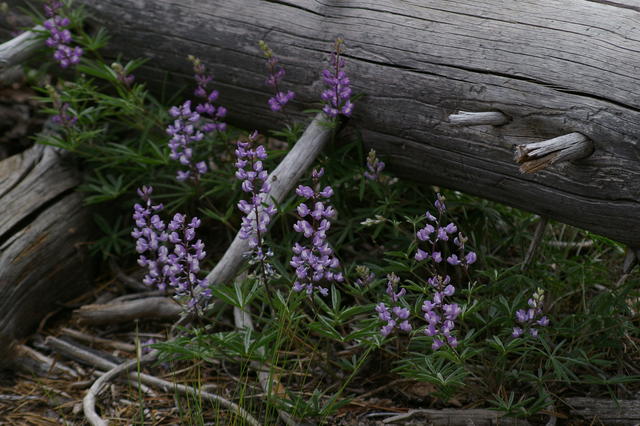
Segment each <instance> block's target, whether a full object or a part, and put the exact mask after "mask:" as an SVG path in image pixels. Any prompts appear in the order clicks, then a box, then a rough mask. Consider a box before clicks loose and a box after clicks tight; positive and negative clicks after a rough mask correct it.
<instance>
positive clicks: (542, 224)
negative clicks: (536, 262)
mask: <svg viewBox="0 0 640 426" xmlns="http://www.w3.org/2000/svg"><path fill="white" fill-rule="evenodd" d="M548 223H549V219H547V218H546V217H541V218H540V220H539V221H538V225H537V226H536V230H535V232H534V233H533V240H531V244H530V245H529V249H528V250H527V254H526V255H525V256H524V260H523V261H522V266H521V267H520V269H522V270H525V269H527V266H529V263H531V261H532V260H533V255H534V254H535V253H536V250H537V248H538V246H539V245H540V241H542V236H543V235H544V230H545V229H547V224H548Z"/></svg>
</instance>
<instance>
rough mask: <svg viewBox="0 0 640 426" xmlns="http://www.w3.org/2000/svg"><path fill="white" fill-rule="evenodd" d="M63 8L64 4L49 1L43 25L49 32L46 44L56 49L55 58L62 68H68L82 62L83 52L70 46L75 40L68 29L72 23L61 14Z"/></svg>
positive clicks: (55, 0) (45, 8) (45, 7)
mask: <svg viewBox="0 0 640 426" xmlns="http://www.w3.org/2000/svg"><path fill="white" fill-rule="evenodd" d="M62 6H63V3H62V2H61V1H57V0H47V2H46V3H45V5H44V13H45V16H46V18H47V19H46V20H45V21H44V22H43V24H42V25H43V26H44V27H45V29H46V30H47V31H49V38H47V40H46V41H45V44H46V45H47V46H48V47H51V48H53V49H54V52H53V58H54V59H55V60H56V61H57V62H58V63H59V64H60V67H62V68H68V67H69V66H72V65H75V64H77V63H78V62H80V57H81V56H82V53H83V51H82V48H80V47H78V46H75V47H71V46H70V43H71V42H72V41H73V39H72V37H71V31H69V30H68V29H67V27H68V26H69V24H70V23H71V21H70V20H69V18H67V17H65V16H62V15H61V14H60V9H62Z"/></svg>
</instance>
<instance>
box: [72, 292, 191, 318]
mask: <svg viewBox="0 0 640 426" xmlns="http://www.w3.org/2000/svg"><path fill="white" fill-rule="evenodd" d="M181 312H182V307H181V306H180V305H179V304H178V303H177V302H176V301H174V300H173V299H170V298H167V297H149V298H146V299H139V300H131V301H126V302H121V303H109V304H105V305H85V306H82V307H81V308H80V309H76V310H75V311H73V314H74V316H75V317H76V318H77V319H78V321H79V322H81V323H83V324H112V323H119V322H129V321H133V320H134V319H140V318H154V319H162V320H175V319H177V318H178V317H179V316H180V313H181Z"/></svg>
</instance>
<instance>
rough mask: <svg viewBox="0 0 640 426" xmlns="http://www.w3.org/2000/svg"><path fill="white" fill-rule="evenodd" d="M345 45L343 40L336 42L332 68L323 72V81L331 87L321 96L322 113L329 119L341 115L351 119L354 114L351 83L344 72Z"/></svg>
mask: <svg viewBox="0 0 640 426" xmlns="http://www.w3.org/2000/svg"><path fill="white" fill-rule="evenodd" d="M343 43H344V42H343V40H342V39H338V40H336V43H335V47H334V51H333V53H332V54H331V56H330V58H329V64H330V66H329V68H327V69H325V70H323V71H322V79H323V80H324V82H325V84H326V85H327V86H329V87H328V88H327V89H326V90H325V91H324V92H322V95H321V98H322V102H323V103H324V107H323V108H322V111H324V113H325V114H326V115H327V116H328V117H329V118H335V117H337V116H338V115H340V114H342V115H344V116H347V117H349V116H351V113H352V112H353V104H352V103H351V86H350V84H351V83H350V81H349V77H347V74H346V73H345V72H344V66H345V61H344V58H343V57H342V50H343Z"/></svg>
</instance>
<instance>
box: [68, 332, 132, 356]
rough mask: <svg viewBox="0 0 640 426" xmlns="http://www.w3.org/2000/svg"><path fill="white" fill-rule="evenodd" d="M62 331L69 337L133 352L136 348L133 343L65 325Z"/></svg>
mask: <svg viewBox="0 0 640 426" xmlns="http://www.w3.org/2000/svg"><path fill="white" fill-rule="evenodd" d="M60 332H61V333H62V334H65V335H67V336H69V337H73V338H74V339H77V340H79V341H81V342H87V343H97V344H99V345H104V346H108V347H110V348H113V349H118V350H121V351H125V352H133V351H135V350H136V346H135V345H132V344H131V343H124V342H118V341H117V340H110V339H103V338H101V337H97V336H92V335H90V334H87V333H83V332H81V331H78V330H73V329H71V328H66V327H63V328H62V329H61V330H60Z"/></svg>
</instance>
